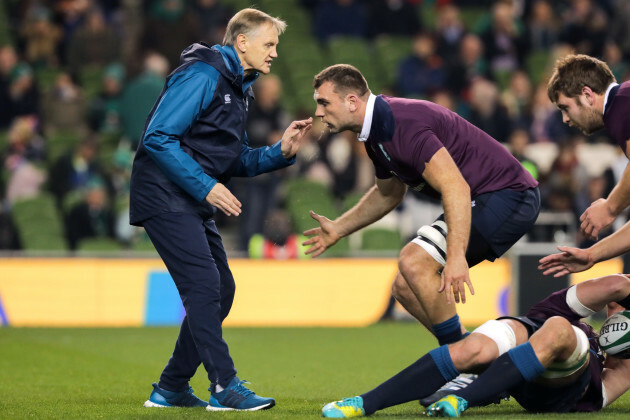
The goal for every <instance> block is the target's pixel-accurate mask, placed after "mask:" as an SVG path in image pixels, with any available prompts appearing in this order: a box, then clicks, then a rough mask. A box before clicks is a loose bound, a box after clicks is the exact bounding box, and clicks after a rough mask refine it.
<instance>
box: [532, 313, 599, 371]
mask: <svg viewBox="0 0 630 420" xmlns="http://www.w3.org/2000/svg"><path fill="white" fill-rule="evenodd" d="M570 327H571V328H570V331H571V333H573V334H575V337H576V339H577V344H576V346H575V349H574V350H573V352H572V353H571V355H570V356H569V357H568V358H567V359H566V360H563V361H555V362H553V363H552V364H551V365H550V366H549V367H548V368H547V370H545V371H544V372H543V373H542V375H541V377H542V378H544V379H546V380H553V381H554V382H558V383H563V382H566V380H569V379H570V378H573V377H575V376H576V375H578V374H580V373H581V372H582V371H583V369H585V368H586V366H588V361H589V350H590V345H589V343H588V337H587V336H586V333H584V331H582V330H581V329H579V328H578V327H576V326H575V325H571V326H570ZM558 341H560V340H558Z"/></svg>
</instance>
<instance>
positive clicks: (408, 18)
mask: <svg viewBox="0 0 630 420" xmlns="http://www.w3.org/2000/svg"><path fill="white" fill-rule="evenodd" d="M367 27H368V36H369V37H370V38H375V37H377V36H379V35H405V36H413V35H415V34H417V33H419V32H420V31H422V23H421V22H420V18H419V14H418V6H417V5H416V4H412V3H410V2H408V1H406V0H372V1H371V2H370V5H369V6H368V25H367Z"/></svg>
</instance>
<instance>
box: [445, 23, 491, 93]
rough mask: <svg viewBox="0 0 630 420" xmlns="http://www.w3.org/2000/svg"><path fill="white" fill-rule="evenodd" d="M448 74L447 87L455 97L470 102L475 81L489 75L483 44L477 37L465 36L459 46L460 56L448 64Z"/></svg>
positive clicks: (472, 35)
mask: <svg viewBox="0 0 630 420" xmlns="http://www.w3.org/2000/svg"><path fill="white" fill-rule="evenodd" d="M446 73H447V76H446V80H447V83H446V86H445V87H446V88H447V89H449V90H450V91H451V92H452V93H453V94H454V95H456V96H458V97H461V98H462V99H464V100H465V101H469V100H470V98H469V97H470V93H469V89H470V86H471V84H472V82H473V80H475V79H477V78H479V77H487V75H488V71H487V64H486V61H485V59H484V52H483V43H482V42H481V39H479V37H478V36H477V35H474V34H466V35H464V37H463V38H462V40H461V43H460V45H459V55H458V56H457V57H456V58H455V59H454V60H452V61H450V62H447V69H446Z"/></svg>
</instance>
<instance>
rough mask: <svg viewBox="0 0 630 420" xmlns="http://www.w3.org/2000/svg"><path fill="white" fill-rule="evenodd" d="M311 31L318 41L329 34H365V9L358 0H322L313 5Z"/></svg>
mask: <svg viewBox="0 0 630 420" xmlns="http://www.w3.org/2000/svg"><path fill="white" fill-rule="evenodd" d="M313 19H314V20H313V32H314V33H315V37H317V39H319V41H320V42H322V43H325V42H326V41H328V39H329V38H330V37H331V36H335V35H346V36H355V37H364V36H365V35H366V32H367V30H366V23H367V20H366V11H365V10H364V7H363V4H362V3H360V2H359V1H358V0H322V1H321V2H319V3H318V4H317V6H316V7H315V14H314V18H313Z"/></svg>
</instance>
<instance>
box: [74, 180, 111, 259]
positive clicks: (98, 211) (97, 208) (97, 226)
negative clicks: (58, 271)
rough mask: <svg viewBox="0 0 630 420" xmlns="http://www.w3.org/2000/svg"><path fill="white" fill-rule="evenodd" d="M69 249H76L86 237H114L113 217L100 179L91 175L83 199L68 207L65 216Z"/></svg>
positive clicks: (103, 184)
mask: <svg viewBox="0 0 630 420" xmlns="http://www.w3.org/2000/svg"><path fill="white" fill-rule="evenodd" d="M65 227H66V237H67V240H68V247H69V248H70V250H73V251H74V250H76V249H77V247H78V246H79V244H80V242H81V240H83V239H87V238H112V239H113V238H114V237H115V235H114V217H113V213H112V211H111V206H110V203H109V200H108V195H107V189H106V188H105V183H104V182H103V180H102V179H100V178H98V177H92V178H90V179H89V180H88V182H87V183H86V185H85V192H84V197H83V199H82V200H81V201H80V202H78V203H77V204H75V205H74V206H72V208H70V209H69V211H68V213H67V214H66V217H65Z"/></svg>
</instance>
